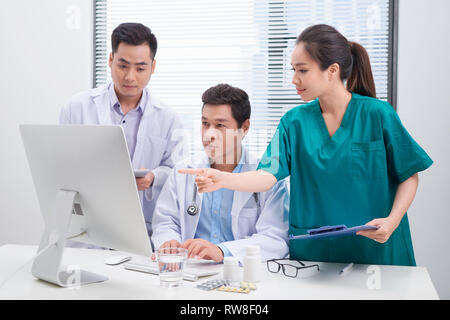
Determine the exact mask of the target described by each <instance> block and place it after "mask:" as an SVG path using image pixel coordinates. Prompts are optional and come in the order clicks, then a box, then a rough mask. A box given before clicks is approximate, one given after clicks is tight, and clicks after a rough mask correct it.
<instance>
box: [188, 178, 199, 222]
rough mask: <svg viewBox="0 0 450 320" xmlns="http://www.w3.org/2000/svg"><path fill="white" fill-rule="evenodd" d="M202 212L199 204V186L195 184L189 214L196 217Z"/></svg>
mask: <svg viewBox="0 0 450 320" xmlns="http://www.w3.org/2000/svg"><path fill="white" fill-rule="evenodd" d="M199 212H200V209H199V207H198V204H197V184H196V183H194V193H193V195H192V203H191V204H190V205H189V206H188V207H187V213H188V214H189V215H191V216H195V215H196V214H198V213H199Z"/></svg>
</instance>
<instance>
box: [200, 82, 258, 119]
mask: <svg viewBox="0 0 450 320" xmlns="http://www.w3.org/2000/svg"><path fill="white" fill-rule="evenodd" d="M202 101H203V107H204V106H205V104H212V105H219V104H228V105H230V107H231V114H232V115H233V118H234V119H235V120H236V121H237V123H238V128H241V127H242V124H243V123H244V121H245V120H247V119H250V113H251V107H250V101H249V98H248V94H247V93H246V92H245V91H244V90H242V89H239V88H236V87H232V86H230V85H229V84H223V83H222V84H218V85H216V86H214V87H211V88H209V89H208V90H206V91H205V92H204V93H203V95H202Z"/></svg>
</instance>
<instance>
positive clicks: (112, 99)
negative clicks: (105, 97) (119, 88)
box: [108, 82, 148, 112]
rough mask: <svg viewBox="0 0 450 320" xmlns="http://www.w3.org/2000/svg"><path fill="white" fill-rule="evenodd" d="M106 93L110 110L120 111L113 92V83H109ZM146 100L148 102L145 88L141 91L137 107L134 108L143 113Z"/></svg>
mask: <svg viewBox="0 0 450 320" xmlns="http://www.w3.org/2000/svg"><path fill="white" fill-rule="evenodd" d="M108 93H109V101H110V107H111V109H115V108H116V109H117V110H119V109H120V102H119V99H118V98H117V94H116V91H115V90H114V82H111V83H110V85H109V88H108ZM147 100H148V93H147V88H144V90H142V97H141V100H139V102H138V105H137V107H136V110H139V109H140V110H141V111H142V112H144V111H145V106H146V105H147Z"/></svg>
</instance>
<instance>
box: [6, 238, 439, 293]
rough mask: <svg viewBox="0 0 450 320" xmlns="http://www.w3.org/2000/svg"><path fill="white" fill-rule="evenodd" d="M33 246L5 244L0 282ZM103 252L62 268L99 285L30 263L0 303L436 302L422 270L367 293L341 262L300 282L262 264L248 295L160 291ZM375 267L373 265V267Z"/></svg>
mask: <svg viewBox="0 0 450 320" xmlns="http://www.w3.org/2000/svg"><path fill="white" fill-rule="evenodd" d="M36 250H37V247H36V246H23V245H4V246H1V247H0V281H3V279H5V277H6V276H8V275H10V274H11V273H13V272H14V271H15V270H17V268H19V267H20V266H23V264H24V263H26V262H27V261H28V260H29V259H30V258H32V257H33V255H34V254H35V253H36ZM111 254H112V252H111V251H108V250H92V249H91V250H89V249H75V248H67V249H66V250H65V257H64V259H63V263H64V264H73V265H79V266H80V268H81V269H84V270H87V271H92V272H95V273H100V274H103V275H106V276H108V277H109V280H108V281H106V282H102V283H95V284H89V285H86V286H82V287H79V288H78V289H77V288H70V289H68V288H60V287H57V286H55V285H52V284H49V283H46V282H44V281H41V280H37V279H36V278H34V277H33V276H32V275H31V271H30V269H31V263H30V264H28V265H27V266H26V267H25V268H24V269H22V270H21V271H20V272H18V273H17V274H16V275H15V276H14V277H13V278H11V280H9V281H8V282H7V283H6V284H5V285H4V286H3V287H2V288H0V299H88V300H89V299H170V300H213V299H220V300H235V299H236V300H237V299H240V300H246V299H250V300H290V299H294V300H302V299H439V297H438V295H437V293H436V290H435V288H434V286H433V284H432V282H431V279H430V276H429V275H428V272H427V270H426V268H424V267H399V266H379V269H378V270H379V271H380V273H379V275H380V277H379V279H380V288H379V289H369V288H368V285H367V281H368V279H369V277H371V276H373V274H371V273H367V268H368V265H355V266H354V268H353V271H352V272H350V273H349V274H347V275H344V276H340V275H339V274H338V273H339V271H340V270H341V269H342V267H343V266H345V265H344V264H342V263H319V265H320V270H321V271H320V273H319V274H317V275H315V276H313V277H310V278H305V279H292V278H287V277H285V276H284V275H283V274H282V273H280V274H273V273H270V272H268V271H267V270H266V266H265V264H262V265H261V268H262V280H261V281H260V282H259V283H258V288H257V290H256V291H252V292H250V293H249V294H238V293H228V292H220V291H212V292H205V291H202V290H200V289H197V288H195V286H196V285H197V284H198V283H201V282H203V281H206V280H209V279H213V278H220V274H219V275H217V276H214V277H208V278H203V279H201V280H200V281H198V282H189V281H184V283H183V286H182V287H179V288H163V287H160V286H159V278H158V276H155V275H151V274H146V273H141V272H135V271H129V270H125V269H124V268H123V267H122V266H108V265H105V264H104V260H105V258H106V257H108V256H109V255H111ZM377 267H378V266H376V268H377Z"/></svg>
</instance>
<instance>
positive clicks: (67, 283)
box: [31, 190, 108, 288]
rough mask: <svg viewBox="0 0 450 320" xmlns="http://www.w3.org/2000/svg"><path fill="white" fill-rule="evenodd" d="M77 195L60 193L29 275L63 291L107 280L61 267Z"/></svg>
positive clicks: (46, 224) (75, 269) (72, 192)
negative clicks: (61, 288) (64, 288)
mask: <svg viewBox="0 0 450 320" xmlns="http://www.w3.org/2000/svg"><path fill="white" fill-rule="evenodd" d="M77 194H78V192H77V191H70V190H59V192H58V194H57V196H56V201H55V206H54V209H53V211H52V212H51V215H50V216H49V217H48V219H47V221H45V229H44V234H43V235H42V239H41V243H40V244H39V249H38V252H39V253H38V255H37V257H36V258H35V260H34V263H33V266H32V268H31V273H32V274H33V276H35V277H36V278H38V279H41V280H44V281H47V282H50V283H54V284H56V285H59V286H61V287H66V288H67V287H78V286H81V285H85V284H89V283H95V282H102V281H106V280H108V278H107V277H105V276H103V275H99V274H95V273H92V272H88V271H85V270H81V269H80V268H79V267H78V266H73V265H72V266H68V267H61V260H62V256H63V252H64V247H65V244H66V236H67V232H68V230H69V225H70V218H71V215H72V211H73V206H74V202H75V198H76V196H77ZM41 251H42V252H41Z"/></svg>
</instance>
